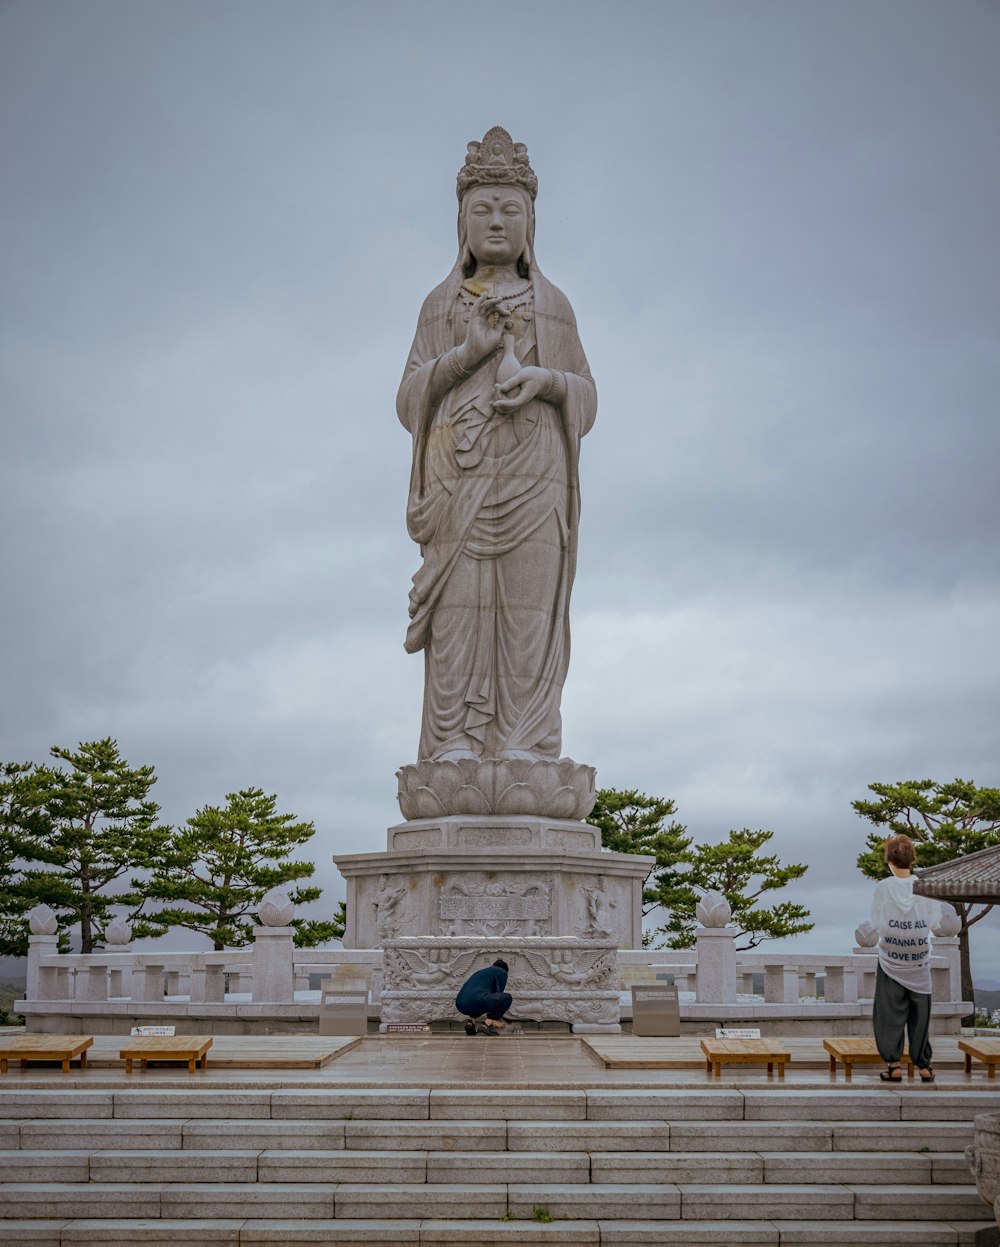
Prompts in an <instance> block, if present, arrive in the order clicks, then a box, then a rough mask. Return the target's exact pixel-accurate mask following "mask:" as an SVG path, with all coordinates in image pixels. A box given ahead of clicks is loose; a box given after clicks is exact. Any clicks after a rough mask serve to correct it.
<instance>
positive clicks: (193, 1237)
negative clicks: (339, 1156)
mask: <svg viewBox="0 0 1000 1247" xmlns="http://www.w3.org/2000/svg"><path fill="white" fill-rule="evenodd" d="M3 1229H4V1234H5V1238H4V1242H5V1244H8V1243H9V1244H11V1245H12V1247H13V1245H15V1244H28V1243H30V1244H32V1245H33V1247H136V1244H139V1243H142V1244H143V1245H144V1247H145V1245H147V1244H156V1243H159V1244H166V1245H169V1247H177V1244H179V1243H183V1244H184V1247H250V1245H251V1244H252V1245H253V1247H291V1245H293V1244H294V1245H295V1247H372V1244H375V1243H377V1244H382V1245H383V1247H384V1245H385V1244H387V1243H388V1244H391V1245H392V1247H395V1244H402V1243H405V1244H408V1245H409V1247H467V1245H468V1244H470V1243H475V1244H484V1245H487V1247H489V1245H494V1244H495V1245H496V1247H503V1245H505V1244H517V1247H550V1245H553V1244H557V1243H558V1244H566V1245H569V1244H573V1245H574V1247H575V1245H577V1244H579V1245H580V1247H610V1245H611V1244H637V1243H644V1244H648V1245H649V1247H654V1245H655V1247H696V1245H703V1247H708V1245H709V1244H713V1245H715V1247H743V1244H761V1245H763V1247H876V1245H877V1247H902V1245H903V1244H906V1245H907V1247H909V1245H911V1244H912V1245H913V1247H982V1245H983V1243H984V1242H985V1241H986V1240H985V1239H984V1237H983V1230H982V1228H981V1227H980V1226H979V1225H977V1224H976V1223H973V1222H948V1221H867V1222H829V1221H825V1222H824V1221H752V1220H745V1221H740V1222H733V1221H693V1220H689V1221H684V1220H663V1221H637V1220H631V1221H630V1220H624V1219H623V1220H602V1219H598V1220H585V1219H574V1220H567V1221H554V1222H552V1223H548V1224H545V1223H541V1224H540V1223H537V1222H534V1221H489V1220H476V1221H470V1220H458V1219H455V1220H435V1219H424V1220H420V1219H416V1218H409V1219H405V1220H402V1219H401V1220H397V1221H394V1222H392V1223H391V1233H392V1237H391V1238H389V1237H388V1235H387V1229H388V1227H387V1223H386V1222H385V1221H384V1220H353V1219H341V1220H330V1219H320V1218H317V1219H315V1220H311V1221H300V1220H296V1219H267V1220H264V1219H258V1218H248V1219H245V1220H244V1219H242V1218H212V1219H201V1220H194V1221H192V1220H176V1219H173V1220H172V1219H169V1218H160V1219H155V1220H154V1219H142V1220H140V1219H135V1220H127V1219H108V1218H93V1219H88V1220H83V1219H73V1220H69V1221H65V1220H60V1219H48V1220H45V1221H41V1220H33V1221H9V1222H5V1223H4V1226H3Z"/></svg>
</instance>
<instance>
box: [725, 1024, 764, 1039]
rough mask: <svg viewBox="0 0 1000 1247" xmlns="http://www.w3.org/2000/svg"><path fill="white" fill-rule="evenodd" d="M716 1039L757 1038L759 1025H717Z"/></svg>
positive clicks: (758, 1036)
mask: <svg viewBox="0 0 1000 1247" xmlns="http://www.w3.org/2000/svg"><path fill="white" fill-rule="evenodd" d="M715 1037H716V1039H759V1038H760V1027H759V1026H717V1027H716V1028H715Z"/></svg>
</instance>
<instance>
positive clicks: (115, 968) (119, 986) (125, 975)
mask: <svg viewBox="0 0 1000 1247" xmlns="http://www.w3.org/2000/svg"><path fill="white" fill-rule="evenodd" d="M131 952H132V945H131V944H118V945H116V946H115V956H116V957H118V956H119V955H120V954H122V953H124V954H125V955H126V956H127V955H128V954H130V953H131ZM123 960H124V959H123ZM131 994H132V966H131V964H130V963H129V962H125V964H124V965H115V964H114V963H113V962H112V963H111V964H110V965H109V966H108V995H109V996H110V997H112V998H114V997H119V998H121V999H127V998H128V997H129V996H131Z"/></svg>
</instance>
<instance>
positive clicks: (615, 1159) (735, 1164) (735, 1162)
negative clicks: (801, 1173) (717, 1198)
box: [590, 1152, 830, 1184]
mask: <svg viewBox="0 0 1000 1247" xmlns="http://www.w3.org/2000/svg"><path fill="white" fill-rule="evenodd" d="M826 1155H827V1156H829V1155H830V1153H829V1152H827V1153H826ZM590 1176H591V1181H593V1182H624V1183H629V1184H631V1183H633V1182H763V1181H764V1162H763V1161H762V1160H761V1158H760V1156H759V1155H758V1154H757V1153H756V1152H736V1153H728V1152H592V1153H591V1155H590Z"/></svg>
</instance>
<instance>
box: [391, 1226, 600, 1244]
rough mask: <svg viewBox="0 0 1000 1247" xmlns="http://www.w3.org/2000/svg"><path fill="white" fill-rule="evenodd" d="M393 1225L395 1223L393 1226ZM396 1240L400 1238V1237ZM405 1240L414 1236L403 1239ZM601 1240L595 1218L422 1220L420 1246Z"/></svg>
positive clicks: (593, 1241) (578, 1242)
mask: <svg viewBox="0 0 1000 1247" xmlns="http://www.w3.org/2000/svg"><path fill="white" fill-rule="evenodd" d="M393 1228H395V1224H394V1227H393ZM399 1241H400V1242H402V1241H404V1240H402V1239H400V1240H399ZM405 1241H406V1242H407V1243H410V1242H415V1241H416V1240H409V1239H407V1240H405ZM600 1241H601V1232H600V1229H599V1228H598V1224H597V1222H596V1221H552V1222H548V1223H543V1222H536V1221H422V1222H421V1223H420V1247H453V1244H463V1245H468V1244H475V1245H477V1247H478V1244H480V1243H484V1244H487V1245H488V1247H493V1245H494V1244H495V1245H496V1247H502V1245H503V1244H505V1243H516V1244H517V1247H548V1244H550V1243H566V1244H570V1243H572V1244H580V1245H581V1247H590V1245H596V1244H597V1243H599V1242H600Z"/></svg>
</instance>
